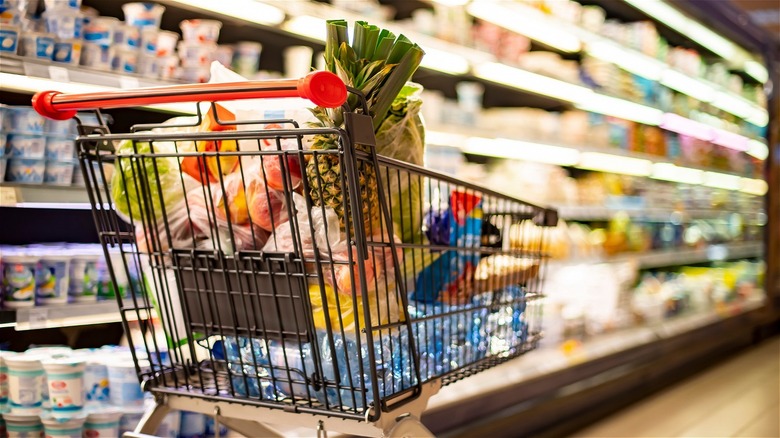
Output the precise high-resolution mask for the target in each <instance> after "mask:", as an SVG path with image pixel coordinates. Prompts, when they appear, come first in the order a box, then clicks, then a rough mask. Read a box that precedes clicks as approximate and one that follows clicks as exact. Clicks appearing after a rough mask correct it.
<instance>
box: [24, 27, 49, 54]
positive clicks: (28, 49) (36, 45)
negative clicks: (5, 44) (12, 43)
mask: <svg viewBox="0 0 780 438" xmlns="http://www.w3.org/2000/svg"><path fill="white" fill-rule="evenodd" d="M19 54H20V55H22V56H27V57H30V58H37V59H51V57H52V55H53V54H54V37H53V36H52V35H51V34H48V33H41V32H26V33H23V34H22V37H21V39H20V41H19Z"/></svg>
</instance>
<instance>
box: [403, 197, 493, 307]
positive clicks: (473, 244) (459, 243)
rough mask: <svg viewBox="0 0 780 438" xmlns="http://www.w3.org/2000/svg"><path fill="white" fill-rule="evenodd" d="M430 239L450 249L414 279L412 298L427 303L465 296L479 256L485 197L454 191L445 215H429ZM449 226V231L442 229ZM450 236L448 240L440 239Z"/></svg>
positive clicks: (447, 300)
mask: <svg viewBox="0 0 780 438" xmlns="http://www.w3.org/2000/svg"><path fill="white" fill-rule="evenodd" d="M427 219H428V223H427V229H428V234H429V235H428V238H429V239H430V240H431V241H432V243H438V244H448V245H449V246H450V247H451V248H458V249H459V250H449V251H446V252H444V253H442V255H441V257H439V258H438V259H437V260H435V261H434V262H433V263H431V264H430V265H428V266H426V267H425V268H424V269H423V270H422V271H421V272H420V274H419V275H418V276H417V279H416V281H415V287H414V291H413V292H412V294H411V299H413V300H415V301H420V302H424V303H432V302H447V303H453V302H457V301H458V299H459V297H460V298H464V297H465V296H464V292H465V291H464V287H467V286H468V285H469V284H471V282H472V281H471V280H472V276H473V273H474V270H475V269H476V267H477V264H478V263H479V259H480V256H481V254H480V251H479V250H480V245H481V237H482V197H481V196H480V195H478V194H474V193H467V192H463V191H453V192H452V194H451V195H450V205H449V209H448V210H447V211H446V212H445V213H444V214H443V215H436V214H434V215H431V214H429V215H428V218H427ZM443 224H448V225H449V232H445V230H444V229H443V228H442V225H443ZM444 237H447V238H448V239H449V240H448V241H447V242H441V240H442V238H444Z"/></svg>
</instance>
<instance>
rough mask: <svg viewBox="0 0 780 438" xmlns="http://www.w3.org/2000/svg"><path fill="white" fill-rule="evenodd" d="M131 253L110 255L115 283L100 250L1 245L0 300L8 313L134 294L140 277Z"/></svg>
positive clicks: (85, 246) (116, 251) (92, 247)
mask: <svg viewBox="0 0 780 438" xmlns="http://www.w3.org/2000/svg"><path fill="white" fill-rule="evenodd" d="M128 251H130V249H129V248H126V249H125V251H124V252H123V251H120V249H119V248H111V249H110V250H109V255H110V262H111V265H112V266H113V268H114V277H115V279H116V281H117V284H118V289H119V290H118V291H117V290H115V288H114V284H113V282H112V280H111V275H110V272H109V269H108V266H109V264H108V263H107V262H106V258H105V255H104V252H103V249H102V248H101V247H100V245H90V244H56V245H55V244H46V245H43V244H42V245H29V246H0V274H2V276H0V291H1V292H2V293H0V296H2V301H3V303H2V304H3V306H4V307H6V308H12V309H17V308H22V307H33V306H50V305H62V304H65V303H67V302H74V303H88V302H95V301H98V300H113V299H115V297H116V294H117V293H119V295H120V296H122V297H127V296H128V294H129V293H130V291H138V290H139V289H140V288H139V287H138V282H139V281H140V280H139V279H140V278H141V276H140V274H138V272H139V271H138V269H137V268H136V264H135V260H134V258H133V257H132V256H130V255H129V254H128Z"/></svg>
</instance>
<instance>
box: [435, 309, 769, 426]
mask: <svg viewBox="0 0 780 438" xmlns="http://www.w3.org/2000/svg"><path fill="white" fill-rule="evenodd" d="M763 306H764V299H763V298H762V297H761V294H756V295H755V296H754V297H753V298H751V299H747V300H745V301H742V302H735V303H729V304H725V305H723V306H721V307H719V308H717V309H713V310H709V311H703V312H696V313H690V314H685V315H680V316H677V317H675V318H672V319H669V320H666V321H663V322H661V323H658V324H655V325H648V326H642V327H636V328H630V329H624V330H620V331H615V332H612V333H605V334H601V335H597V336H594V337H592V338H590V339H587V340H585V341H582V342H579V341H569V342H566V343H564V344H562V345H560V346H548V347H543V348H541V349H539V350H536V351H534V353H533V354H528V355H523V356H520V357H519V358H517V359H513V360H511V361H508V362H506V363H504V364H501V365H499V366H497V367H495V368H492V369H490V370H487V371H485V372H483V373H480V374H478V375H475V376H472V377H470V378H469V379H466V380H462V381H459V382H455V383H453V384H452V385H449V386H447V387H445V388H442V390H441V391H440V392H439V393H438V394H437V395H435V396H434V397H432V398H431V400H430V402H429V404H428V409H427V411H426V413H425V415H424V416H423V422H424V423H425V424H426V425H428V426H429V427H431V428H433V430H434V432H436V431H437V430H439V431H445V430H452V428H454V427H465V426H467V425H473V424H476V423H478V422H479V421H480V418H485V417H487V416H490V415H494V414H495V413H496V412H497V411H498V410H500V409H503V408H508V407H509V406H520V405H521V404H522V403H523V402H527V401H530V400H533V399H534V398H535V397H543V398H545V399H548V398H549V396H550V394H552V393H554V392H555V391H557V390H559V389H561V388H562V387H565V386H566V385H569V384H574V383H577V382H581V381H583V380H587V379H589V378H591V377H594V376H602V379H601V380H599V381H600V382H601V383H603V382H606V381H608V380H609V379H612V378H619V377H620V375H621V374H622V373H617V374H616V375H614V374H613V375H607V374H602V373H607V372H609V371H610V370H617V369H620V367H630V366H631V364H634V363H637V362H640V363H648V362H650V361H652V360H664V358H666V357H669V356H668V355H670V354H674V353H671V352H670V351H671V350H672V349H673V348H681V345H684V344H685V343H686V342H690V340H689V338H690V339H697V338H701V337H703V336H704V337H706V336H707V335H706V333H707V332H708V331H714V332H718V331H723V330H726V331H729V330H728V329H725V328H724V326H729V327H742V326H745V327H746V326H747V325H749V324H748V323H749V322H750V321H751V320H752V319H753V318H755V315H757V312H760V309H761V308H762V307H763ZM721 338H722V337H719V338H714V339H721ZM623 371H624V372H625V371H627V370H626V369H624V370H623ZM596 378H597V377H596ZM581 389H582V388H581ZM572 390H573V388H572ZM523 430H525V429H524V428H523Z"/></svg>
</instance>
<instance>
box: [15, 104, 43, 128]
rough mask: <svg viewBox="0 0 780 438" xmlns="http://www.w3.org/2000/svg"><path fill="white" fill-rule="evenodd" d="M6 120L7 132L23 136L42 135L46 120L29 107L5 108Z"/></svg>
mask: <svg viewBox="0 0 780 438" xmlns="http://www.w3.org/2000/svg"><path fill="white" fill-rule="evenodd" d="M5 113H6V114H5V117H6V118H7V119H8V126H7V128H8V130H9V131H11V132H19V133H24V134H43V126H44V123H45V120H46V118H45V117H43V116H42V115H40V114H38V113H37V112H36V111H35V110H34V109H33V108H32V107H29V106H12V107H6V108H5Z"/></svg>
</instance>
